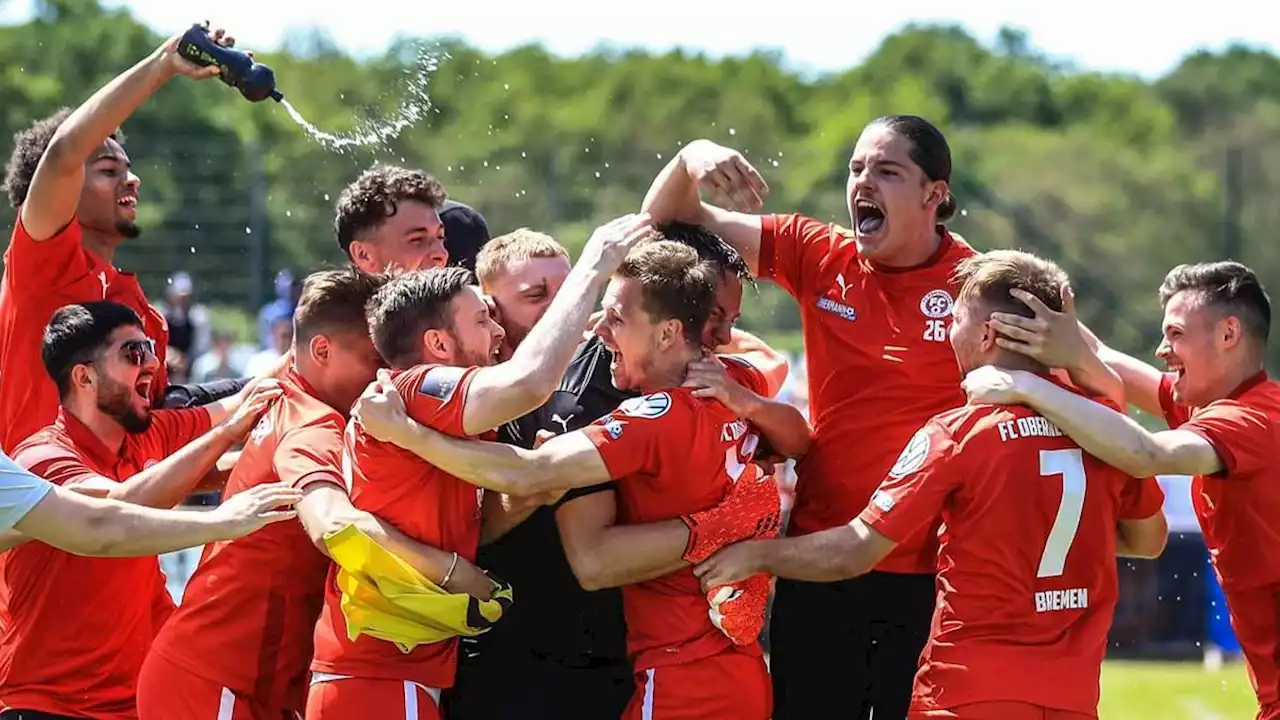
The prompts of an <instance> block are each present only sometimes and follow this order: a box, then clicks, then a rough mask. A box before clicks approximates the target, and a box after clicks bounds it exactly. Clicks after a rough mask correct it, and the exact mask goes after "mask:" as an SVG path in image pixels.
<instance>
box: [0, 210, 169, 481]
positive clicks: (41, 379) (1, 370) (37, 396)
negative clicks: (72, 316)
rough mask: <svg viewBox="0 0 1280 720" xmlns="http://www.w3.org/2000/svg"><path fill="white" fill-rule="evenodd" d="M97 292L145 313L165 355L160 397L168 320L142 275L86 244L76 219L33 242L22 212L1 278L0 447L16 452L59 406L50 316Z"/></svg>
mask: <svg viewBox="0 0 1280 720" xmlns="http://www.w3.org/2000/svg"><path fill="white" fill-rule="evenodd" d="M94 300H112V301H114V302H118V303H120V304H121V305H125V306H127V307H128V308H130V309H131V310H133V311H134V312H136V313H137V314H138V317H139V318H141V319H142V328H143V330H144V331H145V332H146V333H147V336H148V337H150V338H151V339H152V340H154V341H155V343H156V354H157V355H158V356H159V358H160V363H159V367H158V368H157V370H156V377H155V381H154V382H153V383H151V395H152V399H153V400H155V401H157V403H158V401H159V400H160V399H162V398H163V397H164V391H165V387H166V386H167V385H168V378H167V376H166V371H165V352H166V350H167V349H168V347H169V326H168V325H167V324H166V323H165V320H164V315H162V314H161V313H160V312H159V311H158V310H156V309H155V308H153V307H151V305H150V304H148V303H147V297H146V295H144V294H143V292H142V286H141V285H139V284H138V279H137V278H136V277H135V276H134V275H133V274H131V273H123V272H120V271H119V270H117V269H115V268H114V267H112V266H111V264H110V263H107V262H104V261H103V260H102V259H100V258H99V257H98V256H97V255H94V254H93V253H91V252H89V251H88V250H85V249H84V246H83V245H81V244H80V221H79V220H78V219H73V220H72V221H71V222H70V223H68V224H67V226H66V227H65V228H63V229H62V230H61V231H60V232H59V233H58V234H57V235H54V236H53V237H51V238H49V239H48V240H44V241H42V242H35V241H34V240H32V239H31V236H30V235H28V234H27V231H26V228H24V227H23V226H22V213H18V220H17V221H16V222H15V224H14V226H13V237H12V239H11V240H10V241H9V249H8V250H6V251H5V253H4V280H3V284H2V285H0V449H3V450H4V452H5V453H8V454H10V455H12V454H13V449H14V448H15V447H17V445H18V443H20V442H22V441H23V440H24V439H26V437H27V436H28V435H30V434H31V433H34V432H35V431H37V430H39V429H40V428H42V427H44V426H45V425H48V424H49V423H51V422H53V419H54V416H56V415H57V414H58V390H57V388H56V387H54V384H53V380H52V379H51V378H50V377H49V374H48V372H47V371H45V369H44V364H43V362H41V360H40V348H41V346H42V345H43V344H44V328H45V326H46V325H48V324H49V319H50V318H51V317H53V313H54V311H56V310H57V309H58V308H60V307H62V306H63V305H71V304H73V303H83V302H90V301H94Z"/></svg>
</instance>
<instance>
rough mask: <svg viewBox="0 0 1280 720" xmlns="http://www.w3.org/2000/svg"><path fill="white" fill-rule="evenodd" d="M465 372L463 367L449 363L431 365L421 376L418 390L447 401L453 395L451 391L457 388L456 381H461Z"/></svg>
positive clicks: (443, 401) (442, 401)
mask: <svg viewBox="0 0 1280 720" xmlns="http://www.w3.org/2000/svg"><path fill="white" fill-rule="evenodd" d="M465 372H466V370H465V369H464V368H460V367H453V366H449V365H440V366H437V367H433V368H431V369H430V370H428V371H427V374H426V375H424V376H422V383H421V384H420V385H418V392H420V393H422V394H423V395H429V396H431V397H433V398H436V399H437V400H439V401H440V402H441V403H447V402H449V398H451V397H453V391H454V390H457V389H458V383H459V382H461V381H462V374H463V373H465Z"/></svg>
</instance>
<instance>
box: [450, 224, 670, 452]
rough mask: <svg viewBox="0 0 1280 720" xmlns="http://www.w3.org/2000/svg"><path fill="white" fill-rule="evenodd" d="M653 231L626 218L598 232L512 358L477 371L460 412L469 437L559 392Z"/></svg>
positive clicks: (535, 405)
mask: <svg viewBox="0 0 1280 720" xmlns="http://www.w3.org/2000/svg"><path fill="white" fill-rule="evenodd" d="M651 233H652V228H651V225H650V222H649V218H648V216H647V215H643V214H641V215H627V216H624V217H621V218H618V219H617V220H614V221H613V222H611V223H609V224H607V225H604V226H602V227H600V228H598V229H597V230H596V231H595V233H594V234H593V235H592V236H591V239H590V240H589V241H588V242H587V245H586V247H585V248H583V251H582V256H581V257H580V258H578V262H577V264H576V265H574V267H573V271H572V272H570V273H569V277H568V278H566V279H565V281H564V285H562V286H561V288H560V291H559V292H558V293H556V297H555V299H554V300H552V302H551V306H550V307H548V308H547V312H546V314H545V315H543V316H542V319H541V320H539V321H538V323H537V324H536V325H534V327H533V330H531V331H530V332H529V335H528V337H526V338H525V339H524V341H523V342H521V343H520V346H519V347H517V348H516V350H515V352H514V354H513V355H512V356H511V359H510V360H508V361H506V362H504V363H500V364H498V365H494V366H492V367H485V368H481V369H480V370H478V371H477V372H476V374H475V377H473V378H472V379H471V382H470V383H469V384H468V385H467V397H466V404H465V406H464V407H463V411H462V425H463V430H464V431H465V432H466V434H468V435H479V434H481V433H484V432H488V431H489V430H492V429H494V428H496V427H498V426H500V425H502V424H503V423H506V422H510V421H512V420H514V419H516V418H518V417H520V416H521V415H524V414H526V413H529V412H531V411H533V410H535V409H536V408H537V407H538V406H540V405H542V404H543V403H544V402H546V401H547V399H548V398H549V397H551V393H553V392H555V389H556V388H557V387H559V385H560V380H561V378H562V377H564V373H565V370H567V369H568V368H569V363H570V362H571V361H572V360H573V353H574V350H576V349H577V347H578V344H579V343H580V342H581V341H582V329H583V328H584V327H586V325H587V320H588V318H589V317H590V315H591V311H592V310H594V309H595V308H596V305H597V304H598V301H599V299H600V292H601V291H602V290H603V289H604V286H605V285H606V284H607V283H608V281H609V278H610V276H611V275H612V274H613V271H614V270H616V269H617V268H618V265H619V264H621V263H622V260H623V258H625V257H626V255H627V252H628V251H629V250H630V249H631V248H632V247H634V246H635V244H636V243H637V242H638V241H639V240H640V239H642V238H644V237H647V236H649V235H650V234H651Z"/></svg>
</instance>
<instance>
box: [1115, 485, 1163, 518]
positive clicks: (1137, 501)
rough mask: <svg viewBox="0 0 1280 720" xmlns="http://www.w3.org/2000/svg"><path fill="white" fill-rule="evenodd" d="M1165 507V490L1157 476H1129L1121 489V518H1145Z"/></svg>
mask: <svg viewBox="0 0 1280 720" xmlns="http://www.w3.org/2000/svg"><path fill="white" fill-rule="evenodd" d="M1162 509H1164V490H1162V489H1161V488H1160V483H1159V482H1157V481H1156V479H1155V478H1129V480H1128V481H1127V482H1125V484H1124V487H1123V488H1122V489H1121V490H1120V511H1119V516H1120V519H1121V520H1145V519H1147V518H1149V517H1151V516H1152V515H1155V514H1156V513H1158V512H1160V511H1161V510H1162Z"/></svg>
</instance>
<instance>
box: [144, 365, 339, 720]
mask: <svg viewBox="0 0 1280 720" xmlns="http://www.w3.org/2000/svg"><path fill="white" fill-rule="evenodd" d="M281 384H282V386H283V388H284V397H283V398H282V399H281V400H278V401H276V402H275V403H274V404H273V405H272V406H271V407H270V408H269V409H268V410H267V411H266V413H264V414H263V416H262V418H261V419H260V420H259V421H258V424H257V426H256V427H255V428H254V429H253V432H252V433H250V436H249V441H248V442H247V444H246V445H245V447H244V450H243V452H242V453H241V455H240V461H239V462H237V463H236V466H235V469H234V470H233V471H232V472H231V477H230V478H229V479H228V480H227V489H226V492H225V495H226V496H227V497H230V496H232V495H235V494H236V493H239V492H242V491H244V490H246V489H248V488H251V487H254V486H256V485H261V484H264V483H272V482H287V483H290V484H292V485H294V486H295V487H299V488H301V487H304V486H306V485H308V484H310V483H312V482H331V483H334V484H336V485H338V486H340V487H345V484H344V482H343V477H342V434H343V430H344V428H345V426H346V418H345V417H343V415H342V414H340V413H338V412H337V411H335V410H334V409H333V408H331V407H329V406H328V405H325V404H324V403H323V402H321V401H320V400H318V399H317V398H316V397H315V394H314V391H313V390H312V389H311V387H310V386H309V385H308V384H307V382H306V380H304V379H303V378H302V377H301V376H300V375H298V374H297V373H296V372H293V371H291V372H290V373H289V374H288V376H287V377H286V378H285V380H284V381H283V382H282V383H281ZM328 571H329V558H328V557H326V556H325V555H324V554H323V553H321V552H320V551H319V550H318V549H317V548H316V546H315V545H313V544H312V543H311V539H310V538H309V537H308V536H307V533H306V531H305V530H303V528H302V524H301V523H298V522H283V523H274V524H272V525H268V526H267V527H265V528H263V529H261V530H259V531H257V532H255V533H252V534H250V535H246V536H245V537H242V538H239V539H236V540H231V541H223V542H217V543H213V544H210V545H206V546H205V549H204V554H203V556H202V557H201V558H200V565H199V566H198V567H197V568H196V570H195V572H194V573H193V574H192V576H191V580H190V581H189V582H188V583H187V588H186V591H185V593H184V594H183V597H182V605H181V606H179V607H178V609H177V611H175V612H174V614H173V617H172V618H170V620H169V622H168V623H166V624H165V626H164V628H163V629H162V630H161V632H160V635H159V637H157V638H156V641H155V644H154V645H153V648H152V649H153V652H156V653H159V654H160V656H161V657H163V658H165V659H166V660H168V661H169V662H171V663H173V664H175V665H178V666H179V667H181V668H184V669H185V670H187V671H188V672H191V673H193V674H195V675H198V676H199V677H202V678H205V679H206V680H210V681H213V682H216V683H218V684H219V685H222V686H223V687H226V688H229V689H231V690H232V691H233V692H235V693H237V694H238V695H240V696H242V697H245V698H251V699H253V700H254V701H256V702H259V703H261V704H263V705H265V706H267V707H271V708H281V709H285V710H297V711H299V712H301V711H302V710H303V708H304V707H305V704H306V692H307V666H308V665H309V664H310V662H311V651H312V633H313V632H314V631H315V623H316V619H317V618H318V617H319V615H320V607H321V605H322V604H323V600H324V580H325V575H326V574H327V573H328Z"/></svg>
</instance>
